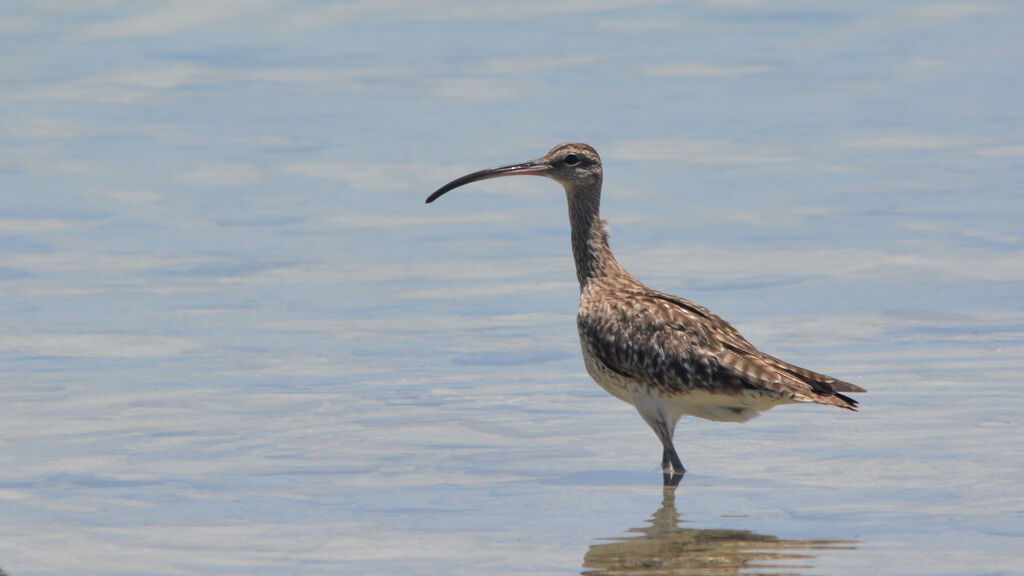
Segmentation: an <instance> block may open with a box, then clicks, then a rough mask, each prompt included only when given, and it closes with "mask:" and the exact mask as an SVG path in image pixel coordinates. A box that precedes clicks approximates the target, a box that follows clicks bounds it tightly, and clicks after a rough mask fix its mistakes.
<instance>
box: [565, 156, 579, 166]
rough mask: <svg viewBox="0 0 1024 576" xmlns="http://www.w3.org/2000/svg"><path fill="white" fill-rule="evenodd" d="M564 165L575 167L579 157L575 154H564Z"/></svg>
mask: <svg viewBox="0 0 1024 576" xmlns="http://www.w3.org/2000/svg"><path fill="white" fill-rule="evenodd" d="M565 163H566V164H567V165H569V166H575V165H577V164H579V163H580V157H579V156H577V155H575V154H566V155H565Z"/></svg>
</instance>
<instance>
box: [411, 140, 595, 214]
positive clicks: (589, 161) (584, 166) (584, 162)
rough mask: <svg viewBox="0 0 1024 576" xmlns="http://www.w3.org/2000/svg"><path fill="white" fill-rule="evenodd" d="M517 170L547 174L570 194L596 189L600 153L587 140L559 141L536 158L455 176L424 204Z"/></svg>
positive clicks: (518, 171) (511, 173)
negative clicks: (462, 187)
mask: <svg viewBox="0 0 1024 576" xmlns="http://www.w3.org/2000/svg"><path fill="white" fill-rule="evenodd" d="M521 174H532V175H534V176H546V177H548V178H551V179H552V180H554V181H556V182H558V183H559V184H561V185H562V186H563V187H565V190H566V192H567V193H570V194H571V193H572V192H573V191H574V190H582V189H595V190H600V186H601V174H602V173H601V157H600V156H598V155H597V151H596V150H594V149H593V148H591V147H590V146H588V145H587V144H582V143H579V142H570V143H567V144H559V145H558V146H555V147H554V148H552V149H551V151H549V152H548V153H547V154H545V155H544V156H543V157H541V158H538V159H536V160H530V161H528V162H520V163H518V164H509V165H507V166H499V167H497V168H488V169H486V170H480V171H478V172H473V173H472V174H467V175H465V176H463V177H461V178H456V179H455V180H452V181H451V182H449V183H447V184H445V185H444V186H442V187H440V188H438V189H437V191H436V192H434V193H433V194H431V195H430V196H429V197H428V198H427V204H429V203H431V202H433V201H434V200H437V199H438V198H440V197H441V196H442V195H444V194H445V193H446V192H448V191H450V190H454V189H455V188H458V187H459V186H464V185H466V184H469V183H470V182H476V181H477V180H487V179H490V178H498V177H501V176H516V175H521Z"/></svg>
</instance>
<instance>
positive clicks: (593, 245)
mask: <svg viewBox="0 0 1024 576" xmlns="http://www.w3.org/2000/svg"><path fill="white" fill-rule="evenodd" d="M567 196H568V199H569V223H570V226H571V227H572V256H573V259H574V260H575V261H576V278H577V279H578V280H579V282H580V290H581V291H582V290H583V289H585V288H586V286H587V283H588V282H589V281H590V280H592V279H598V278H611V277H623V278H632V276H631V275H630V274H629V272H626V270H625V269H624V268H623V267H622V265H620V264H619V263H618V261H616V260H615V256H613V255H612V250H611V248H609V247H608V232H607V230H605V227H604V220H601V216H600V205H601V188H600V185H598V186H597V187H596V189H581V190H570V191H569V194H568V195H567Z"/></svg>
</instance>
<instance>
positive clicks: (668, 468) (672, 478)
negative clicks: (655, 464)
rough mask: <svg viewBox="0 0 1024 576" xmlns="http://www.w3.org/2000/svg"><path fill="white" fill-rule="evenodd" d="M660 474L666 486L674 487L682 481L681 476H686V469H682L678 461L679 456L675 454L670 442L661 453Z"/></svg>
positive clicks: (680, 462) (681, 464)
mask: <svg viewBox="0 0 1024 576" xmlns="http://www.w3.org/2000/svg"><path fill="white" fill-rule="evenodd" d="M661 473H662V476H663V477H664V480H665V485H666V486H676V485H677V484H679V481H680V480H682V479H683V474H686V468H683V463H682V461H681V460H679V455H678V454H676V448H675V446H673V445H672V441H671V440H669V442H668V444H665V448H664V449H663V450H662V453H661Z"/></svg>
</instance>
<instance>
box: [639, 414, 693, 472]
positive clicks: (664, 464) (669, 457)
mask: <svg viewBox="0 0 1024 576" xmlns="http://www.w3.org/2000/svg"><path fill="white" fill-rule="evenodd" d="M637 411H638V412H640V416H642V417H643V419H644V420H645V421H647V424H648V425H650V427H651V429H652V430H654V434H655V435H657V436H658V440H661V445H662V447H663V449H662V452H661V474H662V477H663V478H664V480H665V486H675V485H677V484H679V481H680V480H682V479H683V474H685V473H686V469H685V468H683V463H682V461H680V460H679V455H678V454H676V448H675V446H674V445H673V444H672V436H673V435H674V433H675V429H676V423H675V422H669V421H668V420H667V419H666V418H665V416H664V414H663V413H662V412H661V411H660V410H657V409H654V410H652V409H650V404H648V403H646V402H642V401H641V402H638V403H637Z"/></svg>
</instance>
